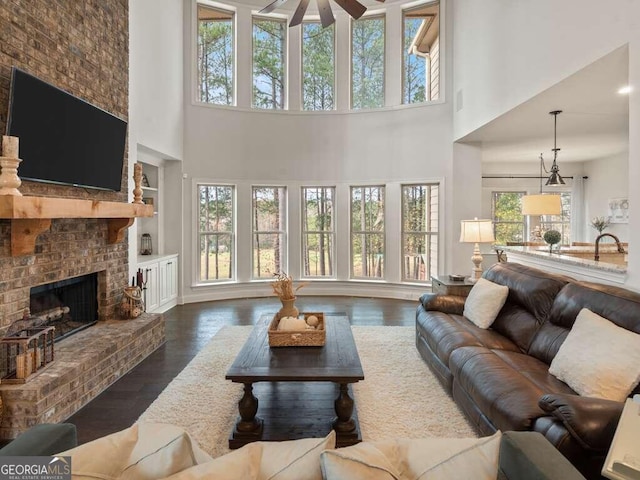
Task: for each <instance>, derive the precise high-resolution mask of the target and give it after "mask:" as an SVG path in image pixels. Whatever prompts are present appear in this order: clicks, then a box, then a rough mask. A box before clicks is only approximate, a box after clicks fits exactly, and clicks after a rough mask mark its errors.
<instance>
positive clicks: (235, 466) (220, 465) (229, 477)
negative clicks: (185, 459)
mask: <svg viewBox="0 0 640 480" xmlns="http://www.w3.org/2000/svg"><path fill="white" fill-rule="evenodd" d="M261 452H262V446H261V445H259V443H257V442H256V443H250V444H248V445H245V446H244V447H242V448H240V449H238V450H234V451H232V452H230V453H227V454H226V455H222V456H221V457H218V458H214V459H213V460H210V461H208V462H205V463H201V464H199V465H195V466H193V467H190V468H186V469H184V470H182V471H180V472H178V473H175V474H173V475H171V476H169V477H166V479H167V480H205V479H214V478H215V479H216V480H257V479H258V473H259V471H260V455H261Z"/></svg>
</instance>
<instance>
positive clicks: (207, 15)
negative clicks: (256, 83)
mask: <svg viewBox="0 0 640 480" xmlns="http://www.w3.org/2000/svg"><path fill="white" fill-rule="evenodd" d="M233 15H234V14H233V13H232V12H225V11H223V10H218V9H216V8H211V7H206V6H204V5H198V60H197V64H198V99H199V100H200V101H201V102H205V103H214V104H217V105H233V43H234V41H233V35H234V33H233Z"/></svg>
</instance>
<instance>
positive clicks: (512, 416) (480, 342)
mask: <svg viewBox="0 0 640 480" xmlns="http://www.w3.org/2000/svg"><path fill="white" fill-rule="evenodd" d="M483 277H484V278H486V279H487V280H490V281H492V282H494V283H498V284H501V285H506V286H508V287H509V296H508V297H507V301H506V303H505V305H504V307H502V309H501V310H500V313H499V314H498V316H497V318H496V320H495V322H494V323H493V325H492V326H491V328H489V329H488V330H482V329H480V328H478V327H476V326H475V325H474V324H472V323H471V322H470V321H468V320H467V319H466V318H465V317H464V316H463V315H462V313H463V309H464V301H465V298H464V297H457V296H451V295H437V294H432V293H427V294H424V295H423V296H422V297H421V299H420V305H419V306H418V309H417V312H416V346H417V348H418V351H419V352H420V354H421V355H422V357H423V358H424V360H425V361H426V362H427V364H428V365H429V367H431V369H432V370H433V372H434V373H435V374H436V376H437V377H438V379H439V380H440V381H441V383H442V384H443V385H444V387H445V388H446V389H447V390H448V391H449V392H450V393H451V394H452V395H453V398H454V399H455V400H456V402H457V403H458V405H459V406H460V407H461V409H462V410H463V411H464V413H465V414H466V415H467V417H468V418H469V419H470V421H471V422H472V423H473V424H474V425H475V427H476V428H477V430H478V431H479V432H480V433H481V434H483V435H485V434H487V435H488V434H491V433H493V432H494V431H495V430H497V429H500V430H502V431H507V430H521V431H522V430H532V431H538V432H540V433H542V434H543V435H544V436H545V437H546V438H547V439H548V440H549V441H550V442H551V443H552V444H553V445H554V446H555V447H556V448H557V449H558V450H560V451H561V452H562V453H563V454H564V455H565V456H566V457H567V458H568V459H569V460H570V461H571V462H572V463H573V464H574V465H575V466H576V467H577V468H578V469H579V470H580V471H581V472H582V473H583V474H584V475H585V476H586V477H587V478H600V474H599V472H600V470H601V468H602V464H603V462H604V458H605V456H606V453H607V450H608V449H609V445H610V444H611V440H612V438H613V434H614V432H615V428H616V425H617V423H618V419H619V417H620V414H621V412H622V408H623V403H621V402H614V401H610V400H602V399H597V398H590V397H581V396H579V395H578V394H577V393H576V392H574V391H573V390H572V389H571V388H570V387H569V386H568V385H566V384H565V383H563V382H561V381H560V380H558V379H557V378H555V377H554V376H553V375H551V374H549V372H548V369H549V365H550V364H551V361H552V360H553V358H554V356H555V355H556V353H557V352H558V349H559V348H560V345H561V344H562V342H563V341H564V339H565V338H566V336H567V334H568V333H569V330H570V329H571V327H572V326H573V322H574V321H575V319H576V316H577V315H578V312H579V311H580V310H581V309H582V308H583V307H584V308H588V309H589V310H591V311H593V312H595V313H597V314H598V315H600V316H602V317H604V318H607V319H608V320H610V321H612V322H614V323H615V324H617V325H618V326H620V327H623V328H626V329H627V330H631V331H633V332H635V333H640V294H638V293H635V292H631V291H629V290H625V289H623V288H619V287H613V286H607V285H600V284H595V283H588V282H580V281H576V280H573V279H571V278H568V277H563V276H559V275H553V274H549V273H546V272H543V271H541V270H537V269H534V268H531V267H526V266H524V265H520V264H516V263H498V264H496V265H494V266H492V267H491V268H490V269H488V270H486V271H485V272H484V274H483ZM639 392H640V389H639V388H638V387H636V390H635V392H634V393H639Z"/></svg>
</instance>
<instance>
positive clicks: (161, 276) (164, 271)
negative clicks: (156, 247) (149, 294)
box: [158, 260, 171, 305]
mask: <svg viewBox="0 0 640 480" xmlns="http://www.w3.org/2000/svg"><path fill="white" fill-rule="evenodd" d="M170 262H171V260H161V261H160V262H158V283H159V288H158V292H159V294H160V299H159V300H160V305H162V304H163V303H166V302H167V301H168V300H169V293H170V276H171V275H170V274H171V265H170V264H169V263H170Z"/></svg>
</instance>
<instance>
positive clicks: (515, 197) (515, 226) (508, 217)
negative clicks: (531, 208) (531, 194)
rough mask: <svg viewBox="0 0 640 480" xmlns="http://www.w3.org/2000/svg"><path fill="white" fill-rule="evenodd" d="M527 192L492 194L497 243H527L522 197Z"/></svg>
mask: <svg viewBox="0 0 640 480" xmlns="http://www.w3.org/2000/svg"><path fill="white" fill-rule="evenodd" d="M526 194H527V193H526V192H492V193H491V197H492V200H491V210H492V212H493V229H494V236H495V239H496V243H497V244H498V245H507V242H510V243H511V242H512V243H520V242H524V241H526V237H525V217H524V215H522V197H523V196H524V195H526Z"/></svg>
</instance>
